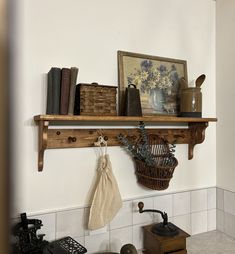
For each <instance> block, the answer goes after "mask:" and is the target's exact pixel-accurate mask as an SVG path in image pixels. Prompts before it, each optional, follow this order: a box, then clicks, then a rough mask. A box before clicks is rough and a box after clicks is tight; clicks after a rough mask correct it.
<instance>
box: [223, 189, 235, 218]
mask: <svg viewBox="0 0 235 254" xmlns="http://www.w3.org/2000/svg"><path fill="white" fill-rule="evenodd" d="M224 212H225V213H230V214H232V215H235V193H234V192H231V191H226V190H225V191H224Z"/></svg>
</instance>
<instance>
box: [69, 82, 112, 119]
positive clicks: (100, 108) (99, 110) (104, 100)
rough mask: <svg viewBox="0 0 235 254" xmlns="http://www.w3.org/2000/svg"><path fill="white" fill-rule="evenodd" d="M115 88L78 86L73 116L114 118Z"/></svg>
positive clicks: (92, 85) (90, 85)
mask: <svg viewBox="0 0 235 254" xmlns="http://www.w3.org/2000/svg"><path fill="white" fill-rule="evenodd" d="M116 96H117V87H116V86H105V85H98V84H97V83H92V84H78V85H77V86H76V95H75V107H74V114H75V115H87V116H89V115H90V116H98V115H103V116H116V115H117V105H116Z"/></svg>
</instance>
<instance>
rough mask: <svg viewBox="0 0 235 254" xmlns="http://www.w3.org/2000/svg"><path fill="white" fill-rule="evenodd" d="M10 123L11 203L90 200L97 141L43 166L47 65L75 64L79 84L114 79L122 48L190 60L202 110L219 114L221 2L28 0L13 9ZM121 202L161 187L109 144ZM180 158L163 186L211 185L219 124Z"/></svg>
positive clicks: (52, 205) (53, 156)
mask: <svg viewBox="0 0 235 254" xmlns="http://www.w3.org/2000/svg"><path fill="white" fill-rule="evenodd" d="M16 28H17V29H16V33H15V55H16V59H15V60H16V62H15V76H14V82H15V86H14V91H13V95H12V96H13V98H14V99H13V100H14V104H13V108H12V109H13V111H14V115H13V120H14V128H13V132H14V135H13V137H14V172H13V176H14V193H15V195H14V201H13V204H14V210H15V211H16V212H17V213H19V212H22V211H26V212H28V213H30V212H31V213H33V212H39V211H46V210H53V209H59V208H66V207H76V206H81V205H86V204H88V203H89V193H90V190H91V189H92V182H93V180H94V177H95V169H96V159H97V158H96V153H95V151H94V149H93V148H83V149H64V150H59V149H57V150H47V151H46V152H45V166H44V171H43V172H42V173H39V172H38V171H37V127H36V125H35V123H34V121H33V116H34V115H37V114H43V113H45V105H46V103H45V102H46V82H45V80H46V79H45V73H47V72H48V70H49V69H50V67H51V66H59V67H64V66H67V67H70V66H78V67H79V69H80V71H79V75H78V82H92V81H97V82H99V83H101V84H111V85H116V84H117V50H125V51H131V52H138V53H144V54H150V55H156V56H163V57H170V58H178V59H184V60H187V64H188V76H189V80H192V79H195V78H196V77H197V76H199V75H200V74H202V73H205V74H206V76H207V79H206V81H205V83H204V84H203V86H202V92H203V116H204V117H215V2H214V1H212V0H177V1H175V0H164V1H161V0H128V1H126V0H120V1H114V0H100V1H95V0H86V1H81V0H69V1H68V0H50V1H47V0H40V1H39V0H31V1H26V0H24V1H21V2H20V4H19V6H18V9H17V13H16ZM108 151H109V153H110V157H111V161H112V165H113V170H114V173H115V176H116V178H117V181H118V183H119V187H120V191H121V195H122V197H123V198H124V199H126V198H133V197H136V196H139V195H151V194H153V193H156V192H154V191H151V190H146V189H144V188H142V187H141V186H139V185H138V184H137V183H136V177H135V175H134V167H133V162H132V160H131V159H130V158H129V157H128V156H127V155H126V153H125V152H124V151H123V150H122V149H121V148H119V147H114V148H109V149H108ZM187 153H188V151H187V145H178V146H177V152H176V157H177V158H178V160H179V165H178V167H177V168H176V170H175V173H174V177H173V180H172V181H171V184H170V187H169V189H168V190H166V191H165V192H171V191H180V190H186V189H194V188H200V187H208V186H215V184H216V140H215V124H210V126H209V128H207V130H206V140H205V142H204V143H203V144H202V145H198V146H196V147H195V152H194V159H193V160H191V161H189V160H188V159H187Z"/></svg>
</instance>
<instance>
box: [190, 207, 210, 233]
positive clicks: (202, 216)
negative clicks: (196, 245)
mask: <svg viewBox="0 0 235 254" xmlns="http://www.w3.org/2000/svg"><path fill="white" fill-rule="evenodd" d="M191 225H192V231H191V233H192V235H195V234H200V233H203V232H207V211H202V212H197V213H192V214H191Z"/></svg>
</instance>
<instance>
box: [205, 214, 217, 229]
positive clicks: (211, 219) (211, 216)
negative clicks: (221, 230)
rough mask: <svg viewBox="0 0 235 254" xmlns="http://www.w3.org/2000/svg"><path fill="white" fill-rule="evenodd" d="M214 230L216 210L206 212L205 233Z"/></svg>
mask: <svg viewBox="0 0 235 254" xmlns="http://www.w3.org/2000/svg"><path fill="white" fill-rule="evenodd" d="M212 230H216V209H212V210H208V211H207V231H212Z"/></svg>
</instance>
